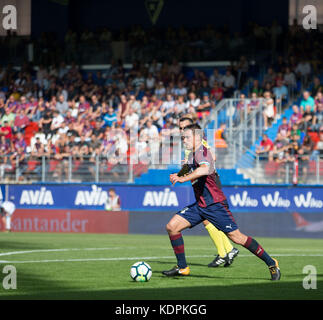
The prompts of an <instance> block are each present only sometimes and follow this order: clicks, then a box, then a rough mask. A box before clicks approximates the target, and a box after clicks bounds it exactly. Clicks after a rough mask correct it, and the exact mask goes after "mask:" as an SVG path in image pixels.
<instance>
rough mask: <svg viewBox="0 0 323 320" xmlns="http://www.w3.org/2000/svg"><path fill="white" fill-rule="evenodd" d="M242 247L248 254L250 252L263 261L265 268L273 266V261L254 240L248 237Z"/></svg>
mask: <svg viewBox="0 0 323 320" xmlns="http://www.w3.org/2000/svg"><path fill="white" fill-rule="evenodd" d="M244 247H245V248H246V249H248V250H249V251H250V252H252V253H253V254H254V255H256V256H257V257H258V258H260V259H261V260H263V261H264V262H265V263H266V264H267V266H274V265H275V261H274V260H273V259H272V258H271V257H270V255H269V254H268V253H267V252H266V251H265V250H264V248H263V247H262V246H261V245H260V244H259V243H258V242H257V241H256V240H255V239H253V238H251V237H248V239H247V242H246V243H245V245H244Z"/></svg>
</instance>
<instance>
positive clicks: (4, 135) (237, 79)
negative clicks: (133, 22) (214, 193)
mask: <svg viewBox="0 0 323 320" xmlns="http://www.w3.org/2000/svg"><path fill="white" fill-rule="evenodd" d="M294 29H295V28H294ZM294 29H293V28H291V30H290V32H289V33H288V37H289V39H290V46H289V47H288V53H287V54H286V56H280V55H278V56H277V58H276V59H274V60H273V61H272V63H271V66H270V67H269V68H268V70H267V71H266V73H265V75H264V77H263V78H259V77H255V79H254V80H253V81H252V82H250V81H249V79H248V76H249V74H248V72H249V68H250V62H249V60H248V59H247V58H246V56H244V55H242V56H240V58H239V59H237V62H234V63H232V64H231V66H230V67H228V68H227V69H226V70H223V69H220V70H219V69H217V68H215V69H214V70H212V73H207V72H204V71H201V70H200V69H194V70H192V71H191V72H186V71H184V70H183V66H182V64H181V63H179V60H178V59H177V58H176V57H180V58H181V60H180V61H185V60H187V59H189V58H186V57H183V56H182V55H180V54H179V55H178V54H174V55H172V56H173V57H174V58H172V59H171V60H168V59H164V60H162V61H164V62H162V63H161V62H159V61H160V60H157V59H156V58H154V59H151V60H150V62H149V63H145V60H146V59H141V60H134V61H133V64H132V68H131V69H127V70H126V69H124V66H123V63H122V61H121V60H116V59H113V58H111V59H110V60H109V61H110V67H109V69H107V70H101V71H93V72H91V71H89V72H85V71H84V70H80V68H79V66H78V64H77V63H75V62H74V60H76V61H79V59H78V58H77V56H75V52H77V51H78V46H82V45H84V46H87V47H91V48H92V49H93V51H96V50H97V49H96V46H97V45H99V46H102V45H103V46H104V45H107V46H109V45H110V44H111V43H110V42H111V41H113V40H114V39H126V40H127V41H129V43H131V46H132V47H131V52H132V53H133V59H135V58H138V57H141V56H140V53H138V52H139V51H140V50H139V51H138V50H137V53H136V47H137V46H139V47H140V45H139V43H141V45H142V47H141V48H142V49H145V48H146V47H149V46H146V45H147V43H146V42H145V41H146V40H145V39H148V38H149V39H151V43H155V44H156V43H159V40H158V39H160V36H161V35H162V38H163V39H164V40H165V39H166V40H167V41H166V42H167V43H168V41H169V43H170V44H171V43H172V41H173V42H174V41H175V42H176V41H178V37H180V39H182V40H183V41H182V42H181V41H180V43H182V44H183V43H184V44H185V43H186V42H185V41H184V39H187V41H188V42H187V45H188V46H189V47H190V50H193V55H195V50H199V49H201V46H194V45H193V46H192V42H191V41H192V37H193V38H194V37H195V35H194V34H192V33H190V32H188V30H186V29H185V28H179V29H178V30H174V29H172V28H169V29H168V30H167V31H165V33H163V32H162V33H161V32H159V31H158V32H157V31H156V30H155V31H154V29H152V30H150V31H145V30H143V29H142V28H141V27H140V26H136V27H133V28H132V29H131V30H130V31H128V32H124V31H120V32H119V33H114V32H111V31H109V30H107V29H104V30H103V31H102V33H99V34H94V33H92V32H90V31H89V30H86V31H84V32H83V33H82V34H76V33H75V32H73V31H69V32H68V33H67V35H66V38H65V46H63V48H64V55H63V56H62V57H64V56H65V58H66V59H65V60H63V61H64V62H60V63H59V64H58V65H57V64H56V62H57V60H56V57H54V58H52V57H49V56H48V55H52V54H53V52H54V51H55V50H54V51H53V50H51V48H52V47H51V48H47V47H48V46H56V47H55V48H56V49H57V50H58V48H59V46H58V45H57V42H55V41H51V40H53V38H51V37H50V36H48V35H45V34H44V35H43V36H42V37H40V38H39V39H38V40H37V41H38V42H39V43H40V44H39V48H45V49H46V50H43V51H44V52H43V53H42V54H41V56H42V57H41V59H40V60H41V61H43V62H44V64H40V65H39V67H38V68H33V67H32V65H30V64H28V63H25V64H24V65H22V67H21V68H20V69H19V70H17V69H15V68H14V67H13V66H12V65H11V64H9V65H6V66H5V67H2V68H1V67H0V88H1V91H0V125H1V128H0V135H1V138H0V139H1V143H0V159H1V166H0V176H2V177H3V176H4V175H5V173H6V172H8V171H12V172H13V173H14V174H15V175H17V171H15V168H16V166H17V165H18V166H19V168H20V171H19V172H18V175H19V176H20V177H21V179H23V178H25V177H28V173H29V172H35V171H37V168H38V167H37V166H36V165H35V163H39V162H40V161H41V160H42V156H46V157H49V158H52V159H55V160H56V162H55V163H54V162H51V163H50V164H48V166H49V169H48V170H49V171H50V172H51V173H52V175H53V178H55V179H57V180H59V181H61V180H63V179H67V176H68V175H69V172H70V166H71V163H70V160H71V159H72V167H73V170H74V171H75V172H78V171H79V172H83V173H84V172H86V174H88V176H89V180H93V179H94V176H95V174H96V172H97V171H98V170H97V163H96V158H97V157H98V156H100V157H104V158H105V159H109V163H108V164H106V165H105V166H100V168H99V170H100V175H101V174H104V173H106V172H108V171H109V172H110V173H111V174H112V175H113V176H114V177H115V178H116V179H118V178H120V175H122V174H124V173H126V172H125V170H127V168H126V166H119V165H118V164H120V163H125V161H126V160H125V159H124V158H125V157H129V150H130V149H131V148H129V146H130V141H129V132H130V130H131V129H133V128H135V129H138V131H139V141H138V143H137V144H136V146H135V147H136V148H137V150H138V152H139V155H141V156H142V157H143V158H144V157H145V156H146V155H147V154H149V155H150V157H149V158H150V159H152V158H159V157H160V145H161V143H162V141H163V139H167V137H165V136H164V135H163V134H161V130H162V129H170V132H176V131H177V130H178V119H179V118H180V117H181V116H183V115H187V114H189V115H190V116H191V117H192V118H194V119H195V120H196V121H197V122H199V124H200V125H201V126H202V127H203V128H205V127H206V126H207V124H208V122H209V121H210V117H209V115H210V112H211V111H212V110H213V109H214V108H215V107H216V105H217V104H218V103H219V102H220V101H221V100H222V99H223V98H230V97H232V96H233V94H234V92H235V90H237V89H241V90H242V91H241V92H242V93H241V96H240V99H241V101H242V102H241V103H239V104H238V105H237V106H236V109H237V111H238V112H240V117H241V118H242V116H243V113H244V112H245V110H247V112H248V113H250V112H251V111H252V110H254V109H255V108H257V107H258V102H257V99H258V98H264V100H265V108H264V112H263V118H264V119H263V120H264V126H265V129H267V127H270V125H271V123H272V121H273V120H274V118H275V115H276V114H277V103H279V102H281V103H285V102H287V101H288V99H289V98H290V95H291V94H293V93H295V92H296V93H297V92H298V90H299V85H298V84H299V83H301V85H302V86H307V85H308V84H309V83H310V82H311V81H310V80H311V75H312V74H313V73H315V72H317V70H318V69H320V62H319V61H317V60H315V59H316V58H317V57H318V56H315V55H311V56H310V57H311V59H309V58H304V57H303V56H300V55H299V52H298V51H297V50H295V49H298V45H299V39H300V38H299V34H300V33H299V32H295V30H296V29H295V30H294ZM250 30H253V31H252V32H251V33H252V34H253V35H252V36H253V37H255V38H257V39H258V40H257V41H253V42H252V43H253V45H255V46H256V47H259V48H272V44H268V43H267V42H266V36H268V34H270V32H272V31H271V29H266V28H262V27H260V26H257V25H253V26H252V27H251V29H250ZM272 30H276V31H275V32H278V33H277V34H280V32H279V27H278V26H277V25H276V26H275V28H274V27H273V29H272ZM154 32H155V33H154ZM249 34H250V32H249ZM154 35H155V36H156V37H155V38H154ZM229 35H230V33H229V32H228V31H226V32H224V33H221V32H220V33H219V32H218V31H217V30H214V29H213V27H212V26H207V27H206V28H205V29H203V30H202V31H201V33H200V36H201V37H200V40H201V41H202V42H203V41H204V42H205V43H213V44H215V43H217V42H219V45H220V46H222V45H223V41H224V39H226V41H229V42H227V44H226V45H229V47H230V48H231V49H233V51H234V52H239V50H236V49H237V47H238V44H242V43H243V41H240V40H241V39H240V40H239V34H235V36H234V37H233V38H230V36H229ZM154 39H157V40H156V42H154ZM211 39H212V41H211V42H210V41H208V40H211ZM193 40H194V39H193ZM238 40H239V41H238ZM254 40H255V39H254ZM276 40H277V41H278V43H280V45H278V47H279V46H281V41H280V40H279V37H276ZM276 40H275V41H276ZM55 43H56V45H55ZM161 43H162V45H164V42H161ZM157 47H158V46H157ZM170 47H171V48H172V50H173V49H174V48H175V47H176V50H180V47H181V46H174V45H170ZM202 47H203V48H204V49H205V46H202ZM224 47H225V46H224ZM276 47H277V46H276ZM165 48H166V50H167V48H169V47H167V46H166V47H165ZM197 48H199V49H197ZM305 48H306V45H305ZM174 50H175V49H174ZM190 50H188V51H190ZM170 52H171V51H169V52H168V55H167V58H168V57H169V56H171V54H170ZM183 52H187V50H186V49H185V50H183ZM302 52H303V51H302ZM197 56H198V55H197ZM44 57H45V58H44ZM156 57H158V55H156ZM305 57H306V55H305ZM313 57H314V58H313ZM139 61H140V62H139ZM67 63H69V67H67ZM249 83H251V85H249V86H247V89H246V90H243V89H245V88H246V87H245V85H246V84H249ZM321 91H322V86H321V84H320V80H319V78H318V77H315V79H314V85H313V89H312V92H310V93H305V94H304V101H303V102H302V104H301V105H300V107H301V108H300V110H301V112H303V113H302V114H305V116H304V119H305V118H306V119H307V118H308V117H309V115H307V113H308V112H309V110H308V105H310V106H311V111H310V113H313V112H314V113H315V114H316V113H318V112H319V110H320V107H319V106H318V104H317V101H320V99H321V98H320V97H319V94H321ZM312 97H313V98H312ZM244 99H245V100H246V101H247V103H244V102H243V100H244ZM313 104H314V105H313ZM319 119H321V118H319V116H312V118H311V121H312V123H311V124H310V125H309V124H308V123H309V122H310V120H308V121H307V120H306V121H302V122H301V123H297V125H299V126H305V124H308V126H309V127H311V129H313V130H316V131H319V127H320V120H319ZM136 126H138V128H137V127H136ZM306 128H307V127H306ZM306 128H305V129H304V130H305V131H306V130H307V129H306ZM289 131H290V130H289ZM124 132H125V133H126V134H123V133H124ZM319 145H320V144H318V146H319ZM127 150H128V152H127ZM270 151H273V150H272V149H270ZM271 157H273V158H275V159H276V158H277V159H278V160H277V161H280V160H281V159H279V157H276V156H275V155H274V154H273V152H271ZM284 159H285V158H284ZM32 161H34V162H32ZM37 174H38V175H40V174H41V172H37Z"/></svg>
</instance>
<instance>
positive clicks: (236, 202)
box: [230, 191, 258, 207]
mask: <svg viewBox="0 0 323 320" xmlns="http://www.w3.org/2000/svg"><path fill="white" fill-rule="evenodd" d="M230 201H231V204H232V205H233V206H234V207H237V206H239V207H257V206H258V200H257V199H252V198H251V197H249V196H248V191H243V192H242V196H241V194H240V193H236V194H234V195H233V194H232V195H230Z"/></svg>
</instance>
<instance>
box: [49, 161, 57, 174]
mask: <svg viewBox="0 0 323 320" xmlns="http://www.w3.org/2000/svg"><path fill="white" fill-rule="evenodd" d="M58 163H59V161H58V160H50V161H49V172H53V171H55V169H56V167H57V165H58Z"/></svg>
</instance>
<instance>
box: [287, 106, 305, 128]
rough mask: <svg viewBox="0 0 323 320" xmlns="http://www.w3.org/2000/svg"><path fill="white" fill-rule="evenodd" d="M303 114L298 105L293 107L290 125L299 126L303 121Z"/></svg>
mask: <svg viewBox="0 0 323 320" xmlns="http://www.w3.org/2000/svg"><path fill="white" fill-rule="evenodd" d="M302 117H303V115H302V113H301V112H300V111H299V108H298V106H297V105H293V113H292V115H291V117H290V125H291V126H292V125H293V124H294V123H296V124H299V123H300V122H301V121H302Z"/></svg>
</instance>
